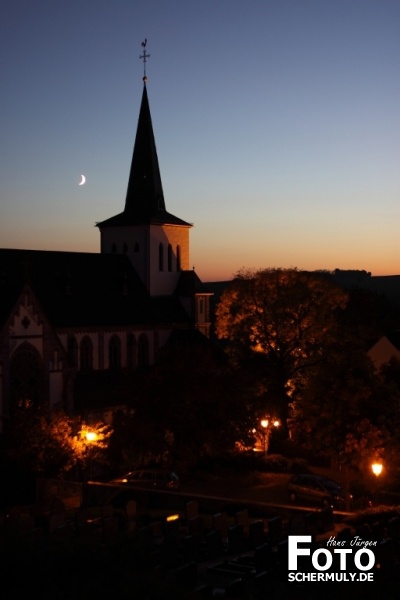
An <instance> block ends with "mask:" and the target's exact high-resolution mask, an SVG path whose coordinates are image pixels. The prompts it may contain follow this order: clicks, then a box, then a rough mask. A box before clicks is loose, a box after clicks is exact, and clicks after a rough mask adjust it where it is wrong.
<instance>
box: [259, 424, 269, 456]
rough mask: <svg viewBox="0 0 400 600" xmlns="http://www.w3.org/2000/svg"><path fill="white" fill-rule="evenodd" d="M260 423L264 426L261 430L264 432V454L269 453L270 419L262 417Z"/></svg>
mask: <svg viewBox="0 0 400 600" xmlns="http://www.w3.org/2000/svg"><path fill="white" fill-rule="evenodd" d="M260 425H261V427H262V430H261V431H262V434H263V446H264V454H267V429H268V425H269V421H268V419H261V421H260Z"/></svg>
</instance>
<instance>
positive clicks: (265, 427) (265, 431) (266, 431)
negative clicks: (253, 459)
mask: <svg viewBox="0 0 400 600" xmlns="http://www.w3.org/2000/svg"><path fill="white" fill-rule="evenodd" d="M280 424H281V423H280V421H279V419H274V418H272V419H271V418H268V419H261V421H260V425H261V428H262V429H261V431H262V435H263V446H264V454H267V449H268V440H269V436H270V434H271V426H272V427H276V428H278V427H279V426H280Z"/></svg>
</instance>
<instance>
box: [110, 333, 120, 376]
mask: <svg viewBox="0 0 400 600" xmlns="http://www.w3.org/2000/svg"><path fill="white" fill-rule="evenodd" d="M108 364H109V368H110V369H120V368H121V342H120V339H119V337H118V336H117V335H113V336H111V338H110V341H109V343H108Z"/></svg>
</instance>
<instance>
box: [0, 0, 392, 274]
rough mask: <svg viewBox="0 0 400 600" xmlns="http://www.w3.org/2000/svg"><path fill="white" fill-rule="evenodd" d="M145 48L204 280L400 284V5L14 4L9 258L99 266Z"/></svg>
mask: <svg viewBox="0 0 400 600" xmlns="http://www.w3.org/2000/svg"><path fill="white" fill-rule="evenodd" d="M144 38H147V39H148V42H147V48H146V50H147V52H148V53H149V54H150V59H149V60H148V62H147V76H148V84H147V88H148V94H149V101H150V109H151V113H152V119H153V127H154V133H155V138H156V144H157V150H158V158H159V163H160V169H161V176H162V180H163V188H164V196H165V201H166V206H167V210H168V211H169V212H171V213H173V214H175V215H176V216H178V217H180V218H182V219H184V220H186V221H189V222H191V223H194V228H193V229H192V231H191V263H192V265H193V266H194V267H195V268H196V271H197V273H198V275H199V276H200V277H201V278H202V279H203V280H204V281H207V280H219V279H229V278H231V277H232V275H233V274H234V273H236V272H237V271H238V270H239V269H241V268H266V267H297V268H299V269H335V268H341V269H365V270H367V271H371V272H372V274H373V275H390V274H400V235H399V224H400V79H399V73H400V69H399V67H400V1H399V0H246V1H244V0H241V1H240V2H239V1H238V0H202V1H201V2H200V1H199V0H146V1H145V2H144V1H142V0H140V1H139V0H67V1H66V0H35V1H33V0H3V1H2V3H1V8H0V52H1V61H0V81H1V94H0V135H1V148H0V209H1V212H0V247H11V248H32V249H49V250H76V251H88V252H97V251H99V247H100V236H99V231H98V229H97V228H96V227H95V226H94V225H95V223H96V222H98V221H102V220H104V219H106V218H108V217H111V216H113V215H115V214H117V213H118V212H120V211H121V210H123V207H124V203H125V194H126V187H127V183H128V176H129V168H130V161H131V155H132V149H133V143H134V137H135V133H136V125H137V118H138V112H139V106H140V100H141V95H142V85H143V84H142V76H143V65H142V62H141V61H140V60H139V55H140V53H141V51H142V48H141V42H142V40H144ZM81 174H84V175H85V176H86V178H87V182H86V184H85V185H83V186H79V185H78V182H79V181H80V175H81Z"/></svg>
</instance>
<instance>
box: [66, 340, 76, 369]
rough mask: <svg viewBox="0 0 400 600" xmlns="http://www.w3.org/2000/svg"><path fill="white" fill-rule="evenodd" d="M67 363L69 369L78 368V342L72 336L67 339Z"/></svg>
mask: <svg viewBox="0 0 400 600" xmlns="http://www.w3.org/2000/svg"><path fill="white" fill-rule="evenodd" d="M68 362H69V364H70V366H71V367H74V368H76V367H77V366H78V342H77V341H76V339H75V338H74V336H71V337H70V338H69V339H68Z"/></svg>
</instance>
